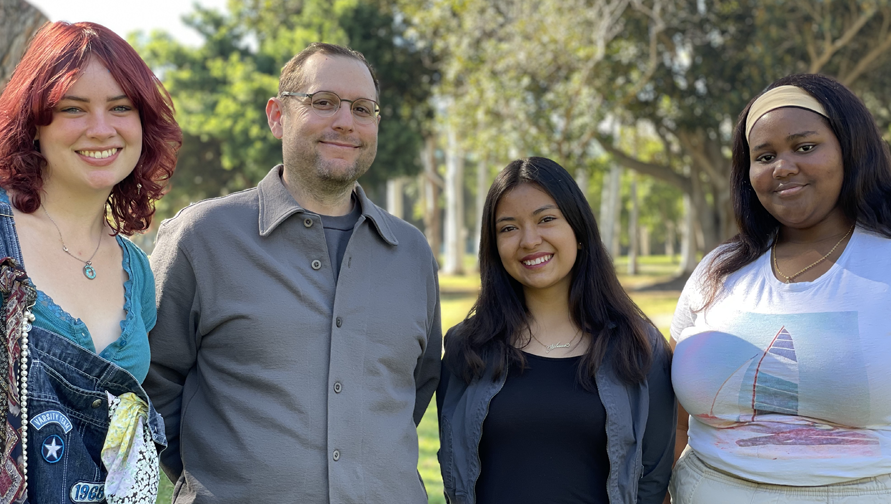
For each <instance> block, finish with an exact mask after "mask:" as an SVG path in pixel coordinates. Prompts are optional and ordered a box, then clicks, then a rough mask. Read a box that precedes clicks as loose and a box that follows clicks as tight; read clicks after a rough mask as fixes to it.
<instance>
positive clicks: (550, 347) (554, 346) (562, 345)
mask: <svg viewBox="0 0 891 504" xmlns="http://www.w3.org/2000/svg"><path fill="white" fill-rule="evenodd" d="M546 348H547V350H545V353H551V350H556V349H558V348H569V343H560V342H559V341H558V342H557V343H551V344H550V345H548V346H547V347H546Z"/></svg>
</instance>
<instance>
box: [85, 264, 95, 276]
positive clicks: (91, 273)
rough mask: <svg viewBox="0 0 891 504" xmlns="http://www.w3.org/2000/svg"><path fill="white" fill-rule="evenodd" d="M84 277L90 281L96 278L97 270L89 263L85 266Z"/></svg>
mask: <svg viewBox="0 0 891 504" xmlns="http://www.w3.org/2000/svg"><path fill="white" fill-rule="evenodd" d="M84 276H85V277H87V278H88V279H90V280H92V279H94V278H96V270H95V269H93V265H92V264H90V262H89V261H87V263H86V264H84Z"/></svg>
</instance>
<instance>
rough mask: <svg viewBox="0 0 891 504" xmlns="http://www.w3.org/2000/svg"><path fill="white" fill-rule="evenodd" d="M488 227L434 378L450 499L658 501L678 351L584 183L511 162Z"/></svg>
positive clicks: (490, 204)
mask: <svg viewBox="0 0 891 504" xmlns="http://www.w3.org/2000/svg"><path fill="white" fill-rule="evenodd" d="M480 238H481V240H480V254H479V259H480V276H481V278H482V287H481V290H480V296H479V299H478V300H477V302H476V304H475V305H474V307H473V309H472V310H471V312H470V314H469V315H468V316H467V318H466V319H465V320H464V321H463V322H462V323H461V324H459V325H457V326H455V327H454V328H452V329H451V330H450V331H449V333H448V335H447V336H446V338H445V347H446V352H445V358H444V361H443V372H442V379H441V382H440V386H439V389H438V390H437V406H438V411H439V419H440V440H441V449H440V453H439V460H440V466H441V469H442V475H443V482H444V485H445V493H446V496H447V498H448V499H449V502H451V503H453V504H457V503H460V504H474V503H480V504H490V503H500V502H504V503H508V502H509V503H512V504H522V503H530V504H531V503H536V504H539V503H542V502H548V503H612V504H615V503H628V504H631V503H659V502H662V499H663V497H664V496H665V491H666V486H667V484H668V478H669V474H670V471H671V462H672V455H671V454H672V449H673V436H674V421H675V401H674V394H673V393H672V390H671V384H670V380H669V367H670V361H671V357H670V350H669V349H668V346H667V344H666V342H665V339H664V338H663V337H662V336H661V335H660V334H659V331H657V330H656V329H655V328H654V327H653V326H652V324H651V323H650V321H649V320H648V319H647V318H646V316H645V315H644V314H643V313H642V312H641V311H640V309H639V308H638V307H637V306H636V305H635V304H634V302H633V301H631V299H630V298H629V297H628V295H627V294H626V293H625V291H624V290H623V289H622V286H621V285H620V284H619V281H618V279H617V278H616V274H615V271H614V269H613V266H612V262H611V259H610V257H609V255H608V254H607V252H606V250H605V249H604V247H603V244H602V243H601V240H600V235H599V233H598V231H597V223H596V222H595V220H594V215H593V213H592V212H591V208H590V206H589V205H588V202H587V201H586V200H585V197H584V195H583V194H582V192H581V190H580V189H579V187H578V185H577V184H576V183H575V181H574V180H573V179H572V177H571V176H570V175H569V173H567V172H566V170H564V169H563V168H562V167H561V166H560V165H558V164H557V163H555V162H553V161H551V160H549V159H544V158H528V159H520V160H517V161H514V162H512V163H510V164H509V165H508V166H507V167H506V168H505V169H504V170H503V171H502V172H501V173H500V174H499V175H498V176H497V177H496V179H495V182H494V183H493V184H492V187H491V188H490V189H489V193H488V195H487V197H486V204H485V207H484V210H483V225H482V235H481V237H480Z"/></svg>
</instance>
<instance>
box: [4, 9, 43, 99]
mask: <svg viewBox="0 0 891 504" xmlns="http://www.w3.org/2000/svg"><path fill="white" fill-rule="evenodd" d="M47 21H48V20H47V19H46V16H44V15H43V13H41V12H40V11H39V10H37V8H35V7H34V6H32V5H31V4H29V3H27V2H25V1H24V0H0V90H2V89H3V88H4V87H5V86H6V83H7V82H8V81H9V78H10V77H11V76H12V71H13V70H15V66H16V65H17V64H18V62H19V60H20V59H22V55H23V54H24V53H25V47H27V45H28V41H29V40H30V39H31V36H32V35H34V33H36V32H37V29H38V28H40V27H41V26H42V25H43V24H44V23H46V22H47Z"/></svg>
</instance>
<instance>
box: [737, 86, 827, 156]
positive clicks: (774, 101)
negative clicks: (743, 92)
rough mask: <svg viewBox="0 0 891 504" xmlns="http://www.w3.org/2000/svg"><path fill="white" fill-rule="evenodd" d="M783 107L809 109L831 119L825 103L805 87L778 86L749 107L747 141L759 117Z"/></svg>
mask: <svg viewBox="0 0 891 504" xmlns="http://www.w3.org/2000/svg"><path fill="white" fill-rule="evenodd" d="M782 107H799V108H803V109H807V110H810V111H813V112H816V113H818V114H820V115H821V116H823V117H825V118H827V119H829V116H828V115H827V114H826V109H824V108H823V105H820V102H818V101H817V100H816V99H815V98H814V97H813V96H811V95H809V94H808V92H807V91H805V90H804V89H801V88H800V87H798V86H777V87H775V88H773V89H771V90H770V91H768V92H766V93H764V94H763V95H761V96H759V97H758V99H757V100H755V103H753V104H752V106H751V107H750V108H749V115H748V116H747V117H746V141H747V142H748V141H749V134H751V133H752V127H754V126H755V123H756V122H758V119H761V116H763V115H764V114H766V113H768V112H770V111H771V110H776V109H778V108H782Z"/></svg>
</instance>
